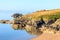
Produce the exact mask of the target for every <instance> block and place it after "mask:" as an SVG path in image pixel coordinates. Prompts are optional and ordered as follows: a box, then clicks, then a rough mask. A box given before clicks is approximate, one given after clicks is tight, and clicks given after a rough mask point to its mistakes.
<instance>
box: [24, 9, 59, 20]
mask: <svg viewBox="0 0 60 40" xmlns="http://www.w3.org/2000/svg"><path fill="white" fill-rule="evenodd" d="M24 17H26V18H28V19H33V20H39V19H40V17H43V18H44V20H49V19H53V18H60V9H54V10H41V11H36V12H33V13H32V14H27V15H25V16H24Z"/></svg>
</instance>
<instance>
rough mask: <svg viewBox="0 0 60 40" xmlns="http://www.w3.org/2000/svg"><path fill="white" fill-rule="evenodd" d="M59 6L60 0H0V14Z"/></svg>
mask: <svg viewBox="0 0 60 40" xmlns="http://www.w3.org/2000/svg"><path fill="white" fill-rule="evenodd" d="M59 8H60V0H0V13H1V15H3V14H5V15H6V14H8V15H10V14H13V13H15V12H20V13H23V14H27V13H31V12H34V11H37V10H44V9H48V10H49V9H59Z"/></svg>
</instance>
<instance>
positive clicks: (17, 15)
mask: <svg viewBox="0 0 60 40" xmlns="http://www.w3.org/2000/svg"><path fill="white" fill-rule="evenodd" d="M22 16H23V15H22V14H20V13H15V14H13V15H12V17H13V18H18V17H22Z"/></svg>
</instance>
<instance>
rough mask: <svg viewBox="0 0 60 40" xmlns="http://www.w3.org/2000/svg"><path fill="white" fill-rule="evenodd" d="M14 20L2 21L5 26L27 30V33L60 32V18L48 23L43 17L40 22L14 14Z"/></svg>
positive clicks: (0, 21)
mask: <svg viewBox="0 0 60 40" xmlns="http://www.w3.org/2000/svg"><path fill="white" fill-rule="evenodd" d="M13 16H14V17H13V20H0V23H3V24H12V27H13V28H14V29H26V31H32V30H35V31H36V30H38V31H40V32H42V33H44V32H50V33H56V32H57V31H60V18H54V20H53V19H50V20H48V21H47V22H46V21H44V19H43V18H42V17H41V18H40V20H37V21H35V20H31V19H27V18H24V17H23V15H22V14H14V15H13Z"/></svg>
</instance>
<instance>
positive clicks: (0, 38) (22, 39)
mask: <svg viewBox="0 0 60 40" xmlns="http://www.w3.org/2000/svg"><path fill="white" fill-rule="evenodd" d="M33 37H35V35H30V34H28V33H27V32H26V31H25V30H14V29H12V27H11V25H10V24H0V40H30V39H31V38H33Z"/></svg>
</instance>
